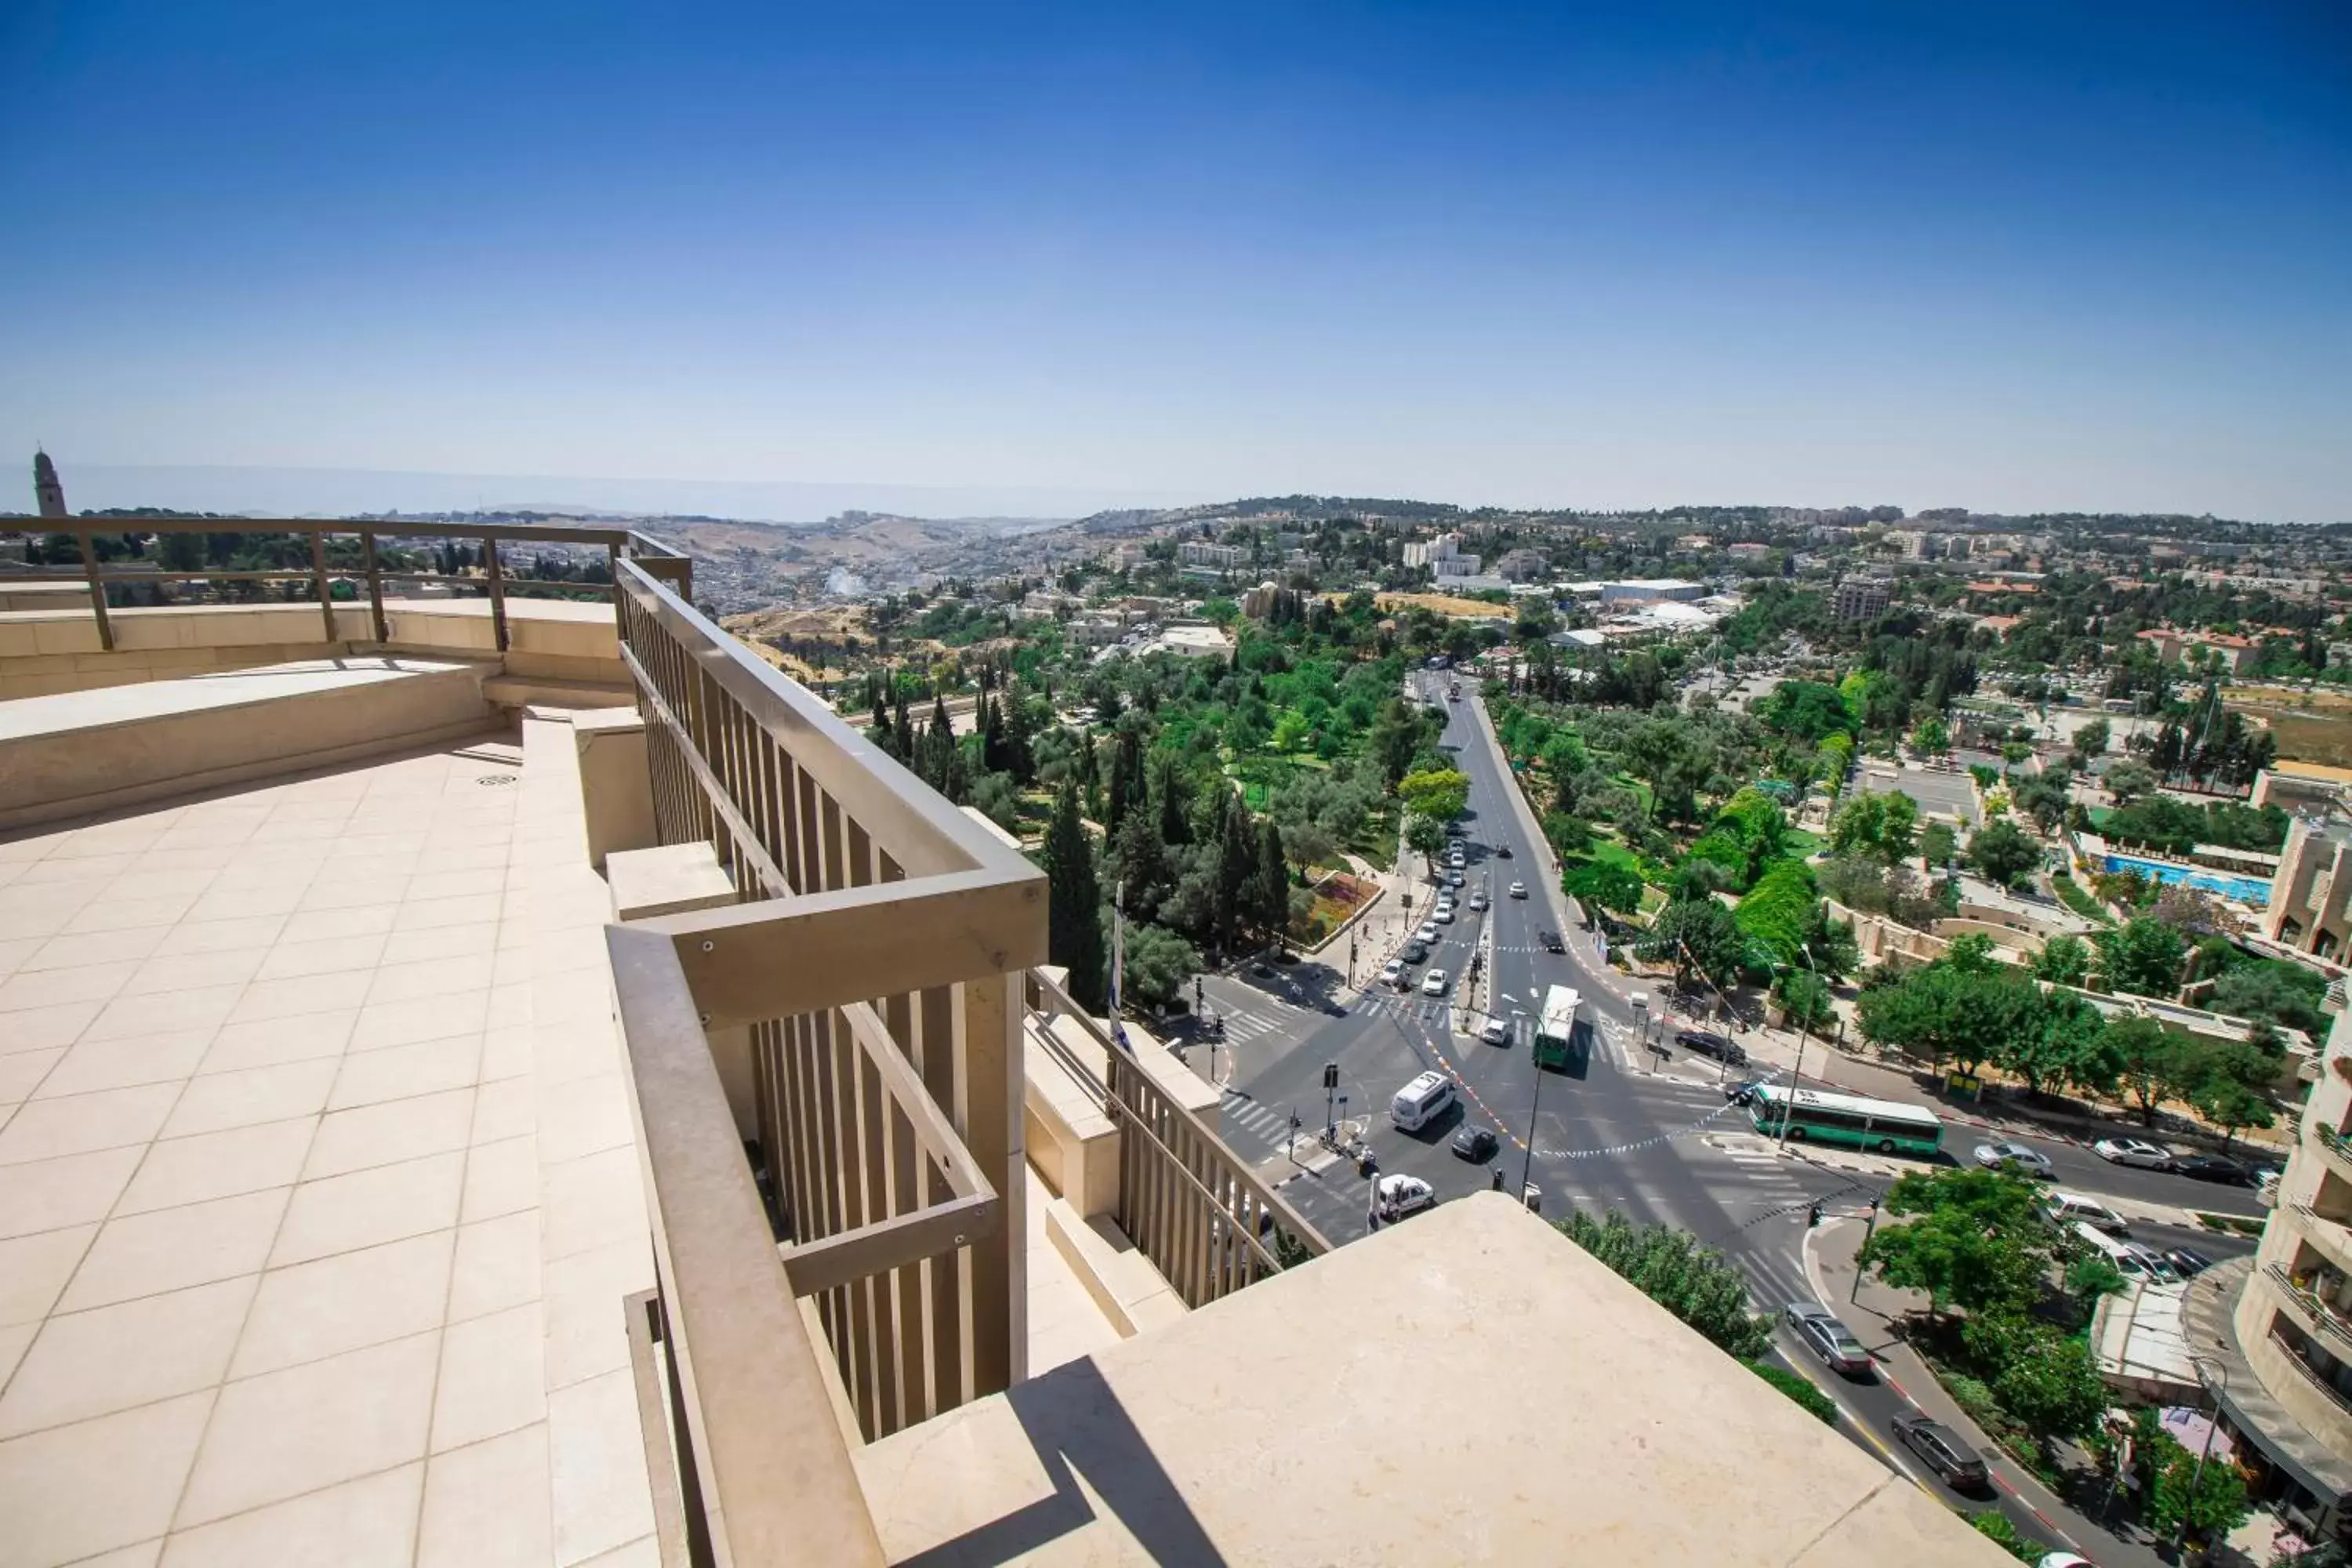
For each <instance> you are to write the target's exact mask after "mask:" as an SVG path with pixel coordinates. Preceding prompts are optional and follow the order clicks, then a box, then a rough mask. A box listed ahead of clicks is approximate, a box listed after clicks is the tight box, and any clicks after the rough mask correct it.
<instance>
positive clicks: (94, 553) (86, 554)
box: [74, 523, 114, 653]
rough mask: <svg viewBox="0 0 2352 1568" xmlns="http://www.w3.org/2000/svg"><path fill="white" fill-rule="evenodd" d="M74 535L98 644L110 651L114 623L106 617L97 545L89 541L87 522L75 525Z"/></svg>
mask: <svg viewBox="0 0 2352 1568" xmlns="http://www.w3.org/2000/svg"><path fill="white" fill-rule="evenodd" d="M74 537H75V538H76V539H78V540H79V541H80V542H81V574H82V577H83V578H84V580H86V581H87V582H88V583H89V613H90V614H91V615H93V616H97V617H98V646H99V647H100V648H102V649H104V650H105V651H106V652H108V653H112V652H113V651H114V623H113V622H112V621H111V620H110V619H108V618H107V614H106V584H105V583H104V582H103V581H101V580H100V577H99V574H98V546H97V545H95V544H92V543H91V542H90V540H89V524H88V523H82V524H80V525H79V526H77V527H76V528H75V529H74Z"/></svg>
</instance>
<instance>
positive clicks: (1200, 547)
mask: <svg viewBox="0 0 2352 1568" xmlns="http://www.w3.org/2000/svg"><path fill="white" fill-rule="evenodd" d="M1176 560H1177V563H1178V564H1180V565H1184V566H1206V567H1208V568H1209V569H1210V570H1212V571H1214V572H1236V571H1239V570H1240V569H1241V568H1242V567H1244V566H1245V565H1247V564H1249V552H1248V551H1246V550H1244V549H1243V548H1242V547H1241V546H1240V545H1238V544H1208V543H1204V542H1202V541H1200V540H1188V541H1186V542H1184V543H1182V544H1179V545H1178V546H1177V547H1176Z"/></svg>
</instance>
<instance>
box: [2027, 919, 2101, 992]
mask: <svg viewBox="0 0 2352 1568" xmlns="http://www.w3.org/2000/svg"><path fill="white" fill-rule="evenodd" d="M2033 977H2034V978H2035V979H2036V980H2047V981H2049V982H2050V983H2051V984H2053V985H2081V984H2084V982H2086V981H2088V980H2089V979H2090V978H2091V944H2090V943H2089V942H2084V940H2083V939H2082V938H2081V937H2079V936H2072V935H2069V934H2067V933H2065V932H2063V931H2062V932H2060V933H2059V934H2058V935H2056V936H2053V937H2052V938H2051V939H2050V940H2049V941H2047V942H2043V943H2042V951H2041V952H2037V953H2035V954H2034V955H2033Z"/></svg>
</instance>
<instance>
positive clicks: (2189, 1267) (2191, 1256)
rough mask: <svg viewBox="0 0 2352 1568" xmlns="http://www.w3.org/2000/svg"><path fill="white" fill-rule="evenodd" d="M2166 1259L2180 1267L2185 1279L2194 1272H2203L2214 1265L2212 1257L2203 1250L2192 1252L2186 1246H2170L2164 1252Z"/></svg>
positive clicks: (2173, 1265) (2174, 1266)
mask: <svg viewBox="0 0 2352 1568" xmlns="http://www.w3.org/2000/svg"><path fill="white" fill-rule="evenodd" d="M2164 1260H2165V1261H2166V1262H2167V1263H2169V1264H2171V1265H2172V1267H2173V1268H2177V1269H2179V1271H2180V1277H2181V1278H2182V1279H2188V1278H2189V1276H2190V1275H2192V1274H2202V1273H2204V1272H2205V1270H2207V1269H2208V1268H2212V1267H2213V1260H2212V1259H2211V1258H2208V1257H2206V1256H2205V1255H2204V1254H2203V1253H2201V1252H2191V1251H2189V1248H2187V1247H2170V1248H2168V1249H2167V1250H2166V1252H2165V1254H2164Z"/></svg>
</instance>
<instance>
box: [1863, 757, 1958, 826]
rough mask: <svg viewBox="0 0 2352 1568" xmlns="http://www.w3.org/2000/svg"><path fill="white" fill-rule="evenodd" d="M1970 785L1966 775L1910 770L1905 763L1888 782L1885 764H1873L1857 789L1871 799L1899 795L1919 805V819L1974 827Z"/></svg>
mask: <svg viewBox="0 0 2352 1568" xmlns="http://www.w3.org/2000/svg"><path fill="white" fill-rule="evenodd" d="M1969 784H1970V781H1969V775H1968V774H1967V773H1962V772H1959V771H1957V770H1955V771H1953V772H1951V773H1945V772H1943V771H1941V770H1939V769H1935V768H1918V767H1912V766H1910V765H1909V764H1907V763H1906V764H1905V765H1904V766H1903V767H1901V768H1899V769H1898V770H1896V771H1895V774H1894V776H1893V777H1891V778H1890V777H1888V776H1887V770H1886V768H1885V764H1883V763H1871V764H1869V765H1866V766H1865V767H1864V769H1863V770H1862V777H1861V780H1860V783H1859V787H1860V788H1861V789H1862V790H1863V791H1864V792H1865V793H1866V794H1871V795H1891V794H1894V793H1895V792H1897V791H1900V792H1901V793H1902V794H1904V795H1909V796H1910V797H1911V798H1912V799H1913V800H1916V801H1917V802H1918V803H1919V815H1920V816H1923V817H1930V816H1940V817H1943V818H1945V819H1947V820H1948V821H1953V822H1958V823H1963V824H1965V825H1967V826H1971V827H1973V826H1976V821H1977V803H1976V795H1975V792H1974V791H1973V790H1972V789H1971V788H1970V787H1969Z"/></svg>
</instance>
